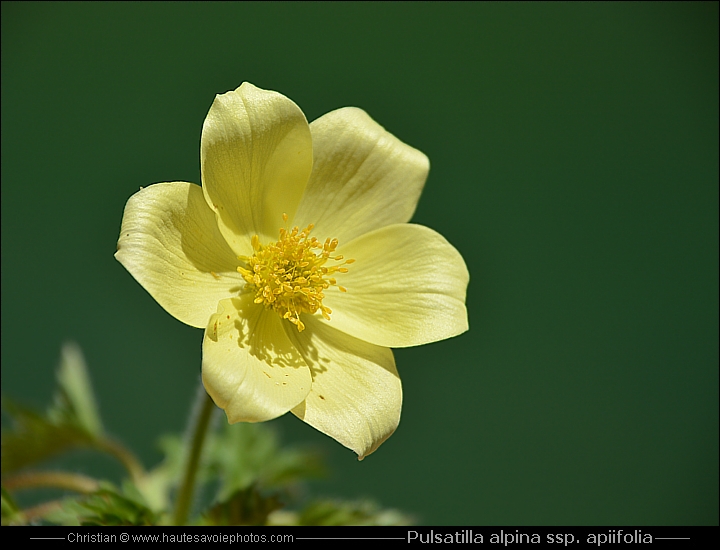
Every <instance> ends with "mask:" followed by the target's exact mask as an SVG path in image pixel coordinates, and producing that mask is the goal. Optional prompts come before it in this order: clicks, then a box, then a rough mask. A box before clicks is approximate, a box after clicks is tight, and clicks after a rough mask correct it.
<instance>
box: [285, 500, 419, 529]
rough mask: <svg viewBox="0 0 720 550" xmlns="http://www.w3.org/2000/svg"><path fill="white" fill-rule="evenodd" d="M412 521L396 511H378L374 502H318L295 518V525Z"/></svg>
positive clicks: (375, 523)
mask: <svg viewBox="0 0 720 550" xmlns="http://www.w3.org/2000/svg"><path fill="white" fill-rule="evenodd" d="M412 524H413V520H412V517H410V516H409V515H407V514H403V513H402V512H400V511H398V510H383V509H380V508H379V507H378V506H377V505H376V504H375V503H374V502H370V501H366V500H361V501H357V502H347V501H336V500H318V501H314V502H311V503H310V504H309V505H308V506H307V507H305V509H304V510H302V511H301V512H300V513H299V514H298V517H297V525H412Z"/></svg>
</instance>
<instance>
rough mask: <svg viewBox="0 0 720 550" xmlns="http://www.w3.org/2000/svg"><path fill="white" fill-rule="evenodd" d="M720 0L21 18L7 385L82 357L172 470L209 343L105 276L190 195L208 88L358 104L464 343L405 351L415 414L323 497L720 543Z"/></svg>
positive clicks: (215, 9)
mask: <svg viewBox="0 0 720 550" xmlns="http://www.w3.org/2000/svg"><path fill="white" fill-rule="evenodd" d="M717 22H718V4H717V3H700V4H695V3H682V4H680V3H637V4H635V3H631V4H602V3H585V4H579V5H576V4H568V3H563V4H541V3H532V4H514V3H511V4H503V3H498V4H484V3H481V4H469V3H456V4H454V3H449V4H448V3H437V4H433V3H417V4H416V3H393V4H379V3H372V4H365V3H360V4H348V3H336V4H332V3H329V4H326V3H299V4H296V3H292V4H285V3H258V4H246V3H202V4H200V3H155V4H145V3H116V4H102V3H100V4H96V3H69V4H67V3H57V4H55V3H52V4H49V3H37V2H33V3H11V2H3V3H2V391H3V394H4V395H6V396H12V397H14V398H16V399H19V400H21V401H24V402H28V403H34V404H37V405H44V404H45V403H47V402H48V401H49V399H50V396H51V392H52V387H53V384H54V380H53V375H54V370H55V367H56V365H57V362H58V357H59V353H60V346H61V344H62V342H63V341H65V340H69V339H71V340H75V341H77V342H78V343H79V344H80V345H81V346H82V348H83V350H84V352H85V354H86V357H87V360H88V363H89V366H90V369H91V376H92V378H93V381H94V384H95V386H96V389H97V392H98V395H99V399H100V406H101V411H102V413H103V416H104V418H105V422H106V424H107V427H108V428H109V430H110V431H112V432H113V433H115V434H116V435H117V436H118V437H120V438H121V439H122V440H124V441H125V442H126V443H127V444H129V445H130V446H132V447H133V448H135V449H136V450H137V451H138V452H139V453H140V455H141V457H142V458H143V460H144V461H145V463H146V465H148V466H149V465H152V464H153V463H155V462H156V461H157V460H158V459H159V454H158V453H157V451H156V449H155V447H154V442H155V439H156V437H157V436H158V435H159V434H161V433H165V432H168V431H180V430H182V429H183V428H184V426H185V423H186V418H187V412H188V408H189V405H190V403H191V402H192V400H193V396H194V391H195V387H196V384H197V383H198V380H199V369H200V354H201V339H202V332H201V331H200V330H197V329H193V328H190V327H187V326H185V325H183V324H181V323H180V322H178V321H176V320H175V319H174V318H172V317H170V316H169V315H168V314H167V313H165V312H164V311H163V310H162V309H161V308H160V306H158V305H157V304H156V303H155V301H154V300H153V299H152V298H151V297H150V296H149V295H148V294H147V292H145V290H143V289H142V288H141V287H140V286H139V285H138V284H137V283H136V282H135V281H134V279H133V278H132V277H131V276H130V275H129V274H128V273H127V272H126V271H125V269H124V268H123V267H122V266H121V265H120V264H119V263H118V262H116V261H115V260H114V259H113V253H114V252H115V244H116V241H117V237H118V232H119V228H120V220H121V217H122V212H123V208H124V206H125V202H126V201H127V199H128V198H129V197H130V195H132V194H133V193H134V192H135V191H137V190H138V188H139V187H140V186H147V185H149V184H151V183H154V182H159V181H172V180H185V181H192V182H196V183H199V182H200V175H199V140H200V130H201V126H202V122H203V119H204V117H205V115H206V113H207V111H208V109H209V107H210V104H211V103H212V101H213V98H214V96H215V94H217V93H224V92H226V91H228V90H231V89H235V88H236V87H237V86H238V85H240V83H241V82H243V81H245V80H247V81H250V82H252V83H254V84H255V85H257V86H259V87H262V88H266V89H272V90H277V91H280V92H281V93H283V94H285V95H286V96H288V97H289V98H291V99H292V100H294V101H295V102H296V103H297V104H298V105H299V106H300V107H301V108H302V109H303V110H304V112H305V114H306V116H307V118H308V119H309V120H313V119H315V118H317V117H318V116H320V115H322V114H324V113H326V112H328V111H330V110H333V109H335V108H338V107H342V106H347V105H353V106H358V107H361V108H363V109H365V110H366V111H367V112H368V113H370V115H371V116H372V117H373V118H375V120H377V121H378V122H380V123H381V124H382V125H383V126H385V127H386V128H387V129H388V130H389V131H391V132H392V133H394V134H395V135H397V136H398V137H399V138H400V139H402V140H403V141H405V142H407V143H409V144H411V145H413V146H415V147H417V148H418V149H420V150H422V151H423V152H425V153H426V154H427V155H428V156H429V157H430V160H431V164H432V168H431V171H430V177H429V180H428V182H427V185H426V189H425V192H424V194H423V196H422V198H421V201H420V205H419V208H418V210H417V213H416V215H415V217H414V220H413V221H415V222H417V223H420V224H423V225H427V226H429V227H432V228H434V229H435V230H437V231H439V232H440V233H441V234H443V235H444V236H445V237H446V238H447V239H448V240H449V241H450V242H451V243H453V244H454V245H455V246H456V247H457V248H458V249H459V250H460V251H461V252H462V254H463V255H464V257H465V260H466V262H467V264H468V268H469V270H470V274H471V277H470V287H469V290H468V300H467V304H468V309H469V314H470V327H471V328H470V331H469V332H468V333H466V334H464V335H462V336H460V337H458V338H455V339H452V340H448V341H444V342H440V343H436V344H432V345H429V346H424V347H421V348H414V349H402V350H398V351H397V352H396V359H397V363H398V369H399V371H400V373H401V376H402V378H403V384H404V392H405V401H404V408H403V419H402V421H401V423H400V427H399V429H398V431H397V432H396V433H395V435H394V436H393V437H392V438H390V439H389V440H388V441H387V442H386V443H385V444H384V445H383V446H382V447H381V448H380V450H379V451H378V452H376V453H375V454H374V455H372V456H371V457H369V458H368V459H367V460H365V461H363V462H358V461H357V460H356V459H355V455H354V454H353V453H352V452H351V451H348V450H347V449H345V448H344V447H342V446H340V445H339V444H338V443H336V442H334V441H333V440H331V439H330V438H328V437H326V436H324V435H322V434H320V433H318V432H316V431H315V430H313V429H312V428H310V427H308V426H306V425H305V424H303V423H302V422H301V421H299V420H298V419H296V418H295V417H293V416H292V415H288V416H286V417H283V418H281V419H279V420H276V421H273V422H272V423H271V425H273V426H275V427H276V428H277V429H278V430H279V431H280V433H281V435H282V438H283V440H284V441H286V442H293V443H305V444H312V445H315V446H318V447H319V448H321V449H322V450H323V452H324V453H325V454H326V455H327V457H328V461H329V463H330V465H331V468H332V476H331V477H330V478H329V479H327V480H325V481H321V482H315V483H314V486H313V490H314V491H315V492H317V493H323V494H327V495H331V496H338V497H348V498H355V497H362V496H370V497H372V498H374V499H377V500H378V501H379V502H381V503H382V504H383V505H384V506H388V507H398V508H401V509H403V510H405V511H408V512H410V513H412V514H414V515H415V516H416V517H417V518H418V521H419V522H420V523H424V524H469V525H493V524H504V525H519V524H589V525H592V524H614V525H615V524H617V525H622V524H625V525H627V524H645V525H647V524H715V525H717V523H718V24H717Z"/></svg>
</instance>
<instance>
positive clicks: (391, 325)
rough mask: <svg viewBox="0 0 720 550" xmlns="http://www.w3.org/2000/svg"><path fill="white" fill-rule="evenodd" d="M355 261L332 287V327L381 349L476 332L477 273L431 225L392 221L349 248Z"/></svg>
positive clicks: (329, 301)
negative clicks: (473, 282) (468, 300)
mask: <svg viewBox="0 0 720 550" xmlns="http://www.w3.org/2000/svg"><path fill="white" fill-rule="evenodd" d="M338 252H340V253H342V254H343V255H344V256H345V258H352V259H354V260H355V262H354V263H353V264H351V265H349V266H347V267H348V270H349V271H348V273H344V274H338V275H337V282H338V285H342V286H343V287H345V288H347V292H340V291H339V290H338V289H337V288H335V287H331V288H329V289H328V290H327V291H326V293H325V294H326V298H325V299H324V300H323V303H324V305H326V306H328V307H330V309H332V318H331V320H330V321H329V323H330V325H331V326H333V327H335V328H337V329H339V330H342V331H343V332H346V333H347V334H350V335H352V336H355V337H356V338H360V339H362V340H365V341H366V342H371V343H373V344H377V345H379V346H387V347H392V348H398V347H405V346H417V345H420V344H427V343H429V342H435V341H437V340H443V339H445V338H450V337H451V336H456V335H458V334H461V333H463V332H465V331H466V330H467V329H468V319H467V310H466V309H465V291H466V288H467V284H468V279H469V274H468V271H467V267H465V262H464V261H463V259H462V256H460V253H459V252H458V251H457V250H456V249H455V248H454V247H453V246H452V245H451V244H450V243H448V242H447V241H446V240H445V238H444V237H443V236H442V235H440V234H438V233H436V232H435V231H433V230H432V229H428V228H427V227H423V226H421V225H413V224H398V225H390V226H387V227H383V228H382V229H378V230H376V231H373V232H371V233H366V234H365V235H363V236H362V237H359V238H357V239H355V240H353V241H352V242H350V243H348V244H347V245H346V246H344V247H342V248H338Z"/></svg>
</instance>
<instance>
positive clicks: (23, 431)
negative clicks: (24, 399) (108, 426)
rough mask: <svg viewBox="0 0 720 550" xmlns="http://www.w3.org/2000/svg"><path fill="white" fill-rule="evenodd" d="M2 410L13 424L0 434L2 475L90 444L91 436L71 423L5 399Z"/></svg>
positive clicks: (92, 439) (92, 440)
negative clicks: (0, 435) (3, 409)
mask: <svg viewBox="0 0 720 550" xmlns="http://www.w3.org/2000/svg"><path fill="white" fill-rule="evenodd" d="M3 407H4V408H5V410H6V411H7V412H8V415H9V416H10V417H11V418H12V421H13V425H12V429H9V430H3V432H2V464H1V467H2V473H3V475H4V474H6V473H9V472H13V471H16V470H19V469H21V468H24V467H26V466H28V465H30V464H34V463H37V462H40V461H42V460H45V459H47V458H50V457H52V456H55V455H57V454H59V453H61V452H63V451H66V450H68V449H70V448H73V447H80V446H89V445H92V443H93V442H94V438H93V436H92V435H91V434H89V433H88V432H87V431H86V430H84V429H82V428H80V427H79V426H77V425H75V424H72V423H67V422H64V421H62V420H60V419H52V420H51V419H50V418H47V417H45V416H43V415H40V414H38V413H37V412H35V411H33V410H31V409H29V408H25V407H22V406H20V405H17V404H15V403H13V402H11V401H9V400H7V399H3Z"/></svg>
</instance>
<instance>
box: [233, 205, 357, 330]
mask: <svg viewBox="0 0 720 550" xmlns="http://www.w3.org/2000/svg"><path fill="white" fill-rule="evenodd" d="M283 219H284V220H285V221H286V222H287V216H286V215H283ZM313 227H314V226H313V224H310V225H308V226H307V227H306V228H305V229H303V230H302V231H300V229H298V228H297V227H294V228H293V229H292V230H291V231H288V230H287V229H282V228H281V229H280V239H279V240H278V241H277V242H275V243H270V244H268V245H265V246H263V245H261V244H260V239H259V238H258V236H257V235H255V236H254V237H253V238H252V247H253V250H254V251H255V253H254V254H253V255H252V256H251V257H245V256H240V257H238V259H239V260H242V261H244V262H246V263H247V268H243V267H238V268H237V270H238V272H239V273H240V274H241V275H242V276H243V279H245V281H247V286H248V287H249V288H250V289H251V290H252V291H254V292H255V303H256V304H265V307H267V308H272V309H274V310H275V311H277V313H278V314H279V315H280V317H282V318H283V319H287V320H288V321H290V322H291V323H293V324H294V325H295V326H297V329H298V331H302V330H303V329H304V328H305V325H304V323H303V322H302V321H301V320H300V314H301V313H310V314H312V313H315V312H316V311H317V310H320V311H321V312H322V315H323V317H325V319H327V320H330V314H331V313H332V310H331V309H330V308H329V307H326V306H324V305H323V304H322V300H323V298H324V297H325V295H324V294H323V291H324V290H325V289H327V288H329V287H330V286H337V287H338V289H339V290H340V291H341V292H347V289H346V288H345V287H342V286H340V285H338V284H337V281H336V280H335V279H334V278H333V277H332V275H333V274H334V273H336V272H337V273H347V271H348V269H347V267H343V266H345V265H346V264H351V263H353V262H354V261H355V260H345V261H344V262H342V263H339V264H337V265H333V266H326V265H325V264H326V263H327V262H328V261H329V260H333V261H336V262H340V261H342V260H343V256H341V255H333V254H334V252H335V249H336V248H337V245H338V240H337V239H326V240H325V242H324V243H320V241H318V240H317V239H316V238H315V237H310V232H311V231H312V229H313Z"/></svg>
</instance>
